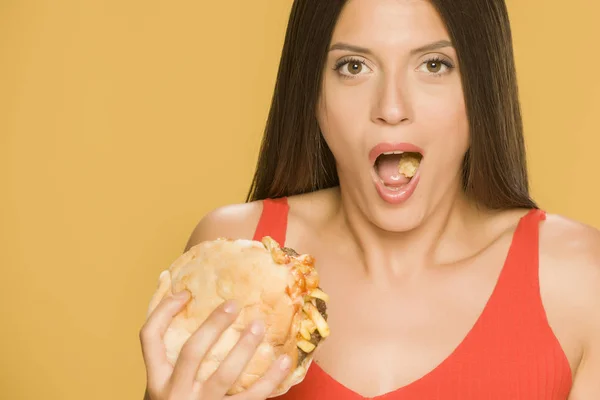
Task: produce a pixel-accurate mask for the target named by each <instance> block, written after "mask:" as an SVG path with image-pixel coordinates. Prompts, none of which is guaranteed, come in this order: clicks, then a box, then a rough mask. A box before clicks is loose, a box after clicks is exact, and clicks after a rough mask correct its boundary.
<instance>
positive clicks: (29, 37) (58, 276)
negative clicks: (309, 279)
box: [0, 0, 600, 400]
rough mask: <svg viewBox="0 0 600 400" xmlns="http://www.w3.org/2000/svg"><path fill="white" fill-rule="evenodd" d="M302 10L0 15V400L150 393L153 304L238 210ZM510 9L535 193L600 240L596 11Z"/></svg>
mask: <svg viewBox="0 0 600 400" xmlns="http://www.w3.org/2000/svg"><path fill="white" fill-rule="evenodd" d="M290 5H291V0H252V1H248V0H229V1H208V0H194V1H190V0H184V1H175V2H167V1H155V0H150V1H141V0H96V1H91V0H90V1H85V0H83V1H82V0H47V1H27V0H3V1H2V2H0V174H1V175H0V178H1V180H0V183H1V185H0V193H1V196H0V199H1V200H0V202H1V204H0V226H1V229H0V243H1V244H2V248H1V251H0V266H1V267H2V269H1V273H2V274H1V278H0V282H1V283H2V289H1V290H0V310H1V312H2V313H1V315H0V316H1V319H0V323H1V324H2V325H1V326H2V328H1V329H0V346H1V347H0V398H3V399H10V400H20V399H46V400H81V399H86V400H93V399H98V400H105V399H136V398H137V399H141V397H142V393H143V388H144V368H143V363H142V361H141V356H140V351H139V344H138V336H137V335H138V329H139V327H140V325H141V324H142V322H143V320H144V313H145V309H146V306H147V302H148V299H149V296H150V294H151V293H152V292H153V291H154V289H155V284H156V280H157V277H158V273H159V271H160V270H161V269H163V268H165V267H166V266H168V264H169V263H170V262H171V261H172V260H173V259H174V258H175V257H176V256H177V255H178V254H179V253H180V252H181V251H182V249H183V247H184V245H185V242H186V240H187V238H188V235H189V234H190V232H191V230H192V228H193V227H194V225H195V224H196V222H197V221H198V220H199V219H200V218H201V217H202V215H203V214H204V213H205V212H207V211H208V210H210V209H212V208H214V207H216V206H218V205H221V204H225V203H232V202H240V201H243V198H244V195H245V193H246V190H247V187H248V184H249V182H250V178H251V175H252V170H253V167H254V162H255V160H256V153H257V150H258V144H259V140H260V136H261V134H262V128H263V124H264V122H265V118H266V113H267V109H268V105H269V101H270V98H271V92H272V88H273V83H274V79H275V73H276V70H277V63H278V60H279V51H280V48H281V45H282V41H283V34H284V30H285V26H286V23H287V16H288V13H289V9H290ZM509 8H510V12H511V18H512V22H513V28H514V36H515V49H516V56H517V64H518V65H517V66H518V73H519V79H520V87H521V94H522V101H523V103H522V104H523V111H524V115H525V125H526V139H527V144H528V148H529V160H530V169H531V179H532V184H533V193H534V195H535V197H536V198H537V200H538V201H539V202H540V203H541V205H542V206H543V207H544V208H545V209H547V210H548V211H550V212H556V213H561V214H563V215H566V216H569V217H572V218H576V219H579V220H581V221H583V222H585V223H587V224H590V225H593V226H596V227H600V209H599V206H598V205H599V204H600V194H599V191H598V189H597V186H598V182H599V181H600V180H599V179H598V176H597V175H598V172H599V165H600V161H599V160H598V146H600V132H599V131H598V123H597V118H598V114H599V113H600V97H599V96H598V95H597V94H598V93H599V92H600V79H599V78H598V65H600V55H599V53H598V51H597V44H598V43H597V42H598V39H599V37H598V33H597V30H595V28H596V27H597V20H598V17H599V16H600V3H598V2H595V1H591V0H571V1H569V2H568V5H567V6H565V3H564V2H563V1H559V0H553V1H549V0H527V1H521V0H509Z"/></svg>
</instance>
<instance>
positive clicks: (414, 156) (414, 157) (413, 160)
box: [398, 153, 421, 178]
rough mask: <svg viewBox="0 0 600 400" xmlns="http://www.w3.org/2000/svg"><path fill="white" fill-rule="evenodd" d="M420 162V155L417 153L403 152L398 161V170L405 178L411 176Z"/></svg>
mask: <svg viewBox="0 0 600 400" xmlns="http://www.w3.org/2000/svg"><path fill="white" fill-rule="evenodd" d="M420 164H421V155H420V154H419V153H403V154H401V158H400V161H398V172H400V173H401V174H402V175H404V176H405V177H407V178H412V177H413V176H415V174H416V173H417V169H419V165H420Z"/></svg>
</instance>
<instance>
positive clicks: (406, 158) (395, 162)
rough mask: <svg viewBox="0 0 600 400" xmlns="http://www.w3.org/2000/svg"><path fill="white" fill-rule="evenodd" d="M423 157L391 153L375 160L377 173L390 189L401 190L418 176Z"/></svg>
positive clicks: (396, 152) (413, 153)
mask: <svg viewBox="0 0 600 400" xmlns="http://www.w3.org/2000/svg"><path fill="white" fill-rule="evenodd" d="M422 159H423V155H422V154H421V153H417V152H408V151H407V152H404V151H390V152H386V153H382V154H380V155H379V156H378V157H377V159H376V160H375V165H374V166H373V168H374V169H375V173H376V174H377V176H378V177H379V179H380V180H381V182H382V183H383V184H384V185H385V186H386V187H387V188H389V189H392V190H400V189H402V187H403V186H405V185H406V184H408V183H409V182H410V181H411V179H412V178H413V177H414V176H415V175H416V173H417V171H418V169H419V166H420V165H421V160H422Z"/></svg>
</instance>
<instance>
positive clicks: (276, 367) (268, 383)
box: [228, 355, 292, 400]
mask: <svg viewBox="0 0 600 400" xmlns="http://www.w3.org/2000/svg"><path fill="white" fill-rule="evenodd" d="M291 363H292V361H291V358H290V356H287V355H286V356H282V357H280V358H279V360H277V361H276V362H274V363H273V365H271V367H270V368H269V370H268V371H267V372H266V374H265V375H264V376H263V377H262V378H260V379H259V380H258V381H256V383H254V385H252V386H251V387H250V388H249V389H248V390H246V391H245V392H243V393H239V394H236V395H234V396H231V397H228V399H229V400H264V399H266V398H268V397H269V396H270V395H271V394H272V393H273V392H274V391H275V389H277V387H278V386H279V385H280V384H281V383H283V381H284V380H285V379H286V378H287V377H288V375H289V374H290V373H291V371H292V364H291Z"/></svg>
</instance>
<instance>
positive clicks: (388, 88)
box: [372, 77, 412, 125]
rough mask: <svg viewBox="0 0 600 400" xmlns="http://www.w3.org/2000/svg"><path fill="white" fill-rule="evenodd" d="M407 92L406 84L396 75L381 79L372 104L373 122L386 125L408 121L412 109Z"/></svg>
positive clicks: (410, 118)
mask: <svg viewBox="0 0 600 400" xmlns="http://www.w3.org/2000/svg"><path fill="white" fill-rule="evenodd" d="M408 92H409V90H408V86H407V85H406V84H402V83H401V82H400V79H398V78H397V77H389V78H386V79H383V80H382V83H381V85H380V86H379V92H378V93H377V97H376V102H375V104H374V106H373V111H372V120H373V122H375V123H378V124H387V125H398V124H405V123H409V122H410V121H411V120H412V109H411V104H410V99H409V97H410V96H409V93H408Z"/></svg>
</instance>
